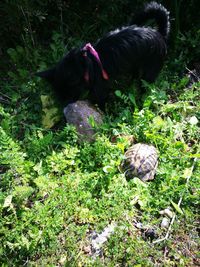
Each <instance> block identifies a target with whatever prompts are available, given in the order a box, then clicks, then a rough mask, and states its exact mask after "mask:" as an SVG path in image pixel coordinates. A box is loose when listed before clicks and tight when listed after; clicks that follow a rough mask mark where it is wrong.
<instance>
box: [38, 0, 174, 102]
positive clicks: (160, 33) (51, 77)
mask: <svg viewBox="0 0 200 267" xmlns="http://www.w3.org/2000/svg"><path fill="white" fill-rule="evenodd" d="M148 19H154V20H155V21H156V24H157V29H154V28H151V27H144V26H143V25H144V23H145V22H146V21H147V20H148ZM134 23H135V24H134V25H131V26H127V27H122V28H120V29H117V30H115V31H112V32H109V33H108V34H106V35H105V36H104V37H103V38H102V39H100V40H98V41H97V42H96V43H95V44H94V45H93V47H94V48H95V50H96V51H97V53H98V55H99V57H100V61H101V64H102V66H103V69H104V70H105V71H106V73H107V74H108V78H109V79H105V78H104V77H103V76H102V69H101V68H100V65H99V62H98V61H97V59H96V58H95V57H94V55H93V54H92V53H91V52H90V51H85V50H84V45H83V46H82V47H80V48H76V49H72V50H71V51H70V52H69V53H68V54H67V55H66V56H65V57H64V58H63V59H62V60H61V61H60V62H59V63H58V64H57V65H56V66H55V67H53V68H51V69H49V70H46V71H42V72H39V73H37V75H38V76H40V77H42V78H45V79H46V80H48V81H49V82H50V83H51V84H52V86H53V88H54V89H55V92H56V93H57V94H58V96H60V98H61V99H62V100H63V101H65V103H66V104H67V103H69V102H73V101H76V100H78V99H79V97H80V95H82V94H83V93H84V92H85V91H86V90H89V92H90V99H91V100H92V101H93V102H94V103H97V104H99V106H100V107H102V106H104V104H105V102H106V101H107V100H108V96H109V91H110V87H111V85H112V81H114V80H118V79H120V77H121V76H127V77H130V78H131V79H143V80H145V81H147V82H153V81H154V80H155V79H156V77H157V76H158V74H159V72H160V70H161V68H162V66H163V62H164V59H165V57H166V53H167V45H166V42H167V38H168V34H169V28H170V23H169V12H168V11H167V10H166V9H165V8H164V7H163V6H162V5H160V4H158V3H156V2H151V3H149V4H147V5H146V6H145V7H144V10H143V11H142V12H141V13H140V14H139V16H137V18H136V19H135V21H134ZM136 25H137V26H136ZM141 25H142V26H141ZM86 71H87V72H88V77H89V80H86V79H85V78H84V77H85V73H86Z"/></svg>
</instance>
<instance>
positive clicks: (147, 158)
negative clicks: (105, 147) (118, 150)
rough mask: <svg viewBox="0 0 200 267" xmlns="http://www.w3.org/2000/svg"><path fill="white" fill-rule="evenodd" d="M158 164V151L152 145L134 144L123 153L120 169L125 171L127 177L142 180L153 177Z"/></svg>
mask: <svg viewBox="0 0 200 267" xmlns="http://www.w3.org/2000/svg"><path fill="white" fill-rule="evenodd" d="M157 166H158V152H157V150H156V148H155V147H154V146H152V145H147V144H141V143H138V144H135V145H133V146H131V147H130V148H129V149H128V150H127V151H126V153H125V159H124V160H123V162H122V164H121V166H120V169H121V170H122V171H123V172H124V173H125V176H126V178H127V179H131V178H134V177H138V178H140V179H141V180H142V181H144V182H145V181H149V180H153V179H154V175H155V173H156V169H157Z"/></svg>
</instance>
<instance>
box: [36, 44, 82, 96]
mask: <svg viewBox="0 0 200 267" xmlns="http://www.w3.org/2000/svg"><path fill="white" fill-rule="evenodd" d="M85 70H86V62H85V58H84V56H83V51H82V50H81V49H73V50H71V51H70V52H69V53H68V54H67V55H66V56H65V57H64V58H63V59H62V60H61V61H60V62H59V63H58V64H57V65H56V66H55V67H52V68H50V69H48V70H45V71H41V72H38V73H36V75H37V76H39V77H41V78H44V79H45V80H47V81H48V82H49V83H50V84H51V85H52V87H53V89H54V90H55V93H56V94H57V95H58V97H59V98H61V100H63V101H65V100H67V101H75V100H77V99H78V98H79V96H80V95H81V93H82V92H83V91H84V89H85V85H86V81H85V78H84V76H85Z"/></svg>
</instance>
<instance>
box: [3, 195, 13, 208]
mask: <svg viewBox="0 0 200 267" xmlns="http://www.w3.org/2000/svg"><path fill="white" fill-rule="evenodd" d="M12 198H13V196H12V195H8V196H7V197H6V198H5V200H4V204H3V208H8V207H10V206H11V205H12Z"/></svg>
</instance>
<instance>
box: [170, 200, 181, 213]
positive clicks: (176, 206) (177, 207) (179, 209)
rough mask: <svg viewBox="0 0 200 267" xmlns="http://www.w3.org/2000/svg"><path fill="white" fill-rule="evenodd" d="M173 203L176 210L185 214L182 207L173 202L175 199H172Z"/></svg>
mask: <svg viewBox="0 0 200 267" xmlns="http://www.w3.org/2000/svg"><path fill="white" fill-rule="evenodd" d="M171 203H172V205H173V207H174V208H175V210H176V211H177V212H178V213H180V214H183V211H182V209H181V208H180V207H179V206H178V205H177V204H176V203H175V202H173V201H172V200H171Z"/></svg>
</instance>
